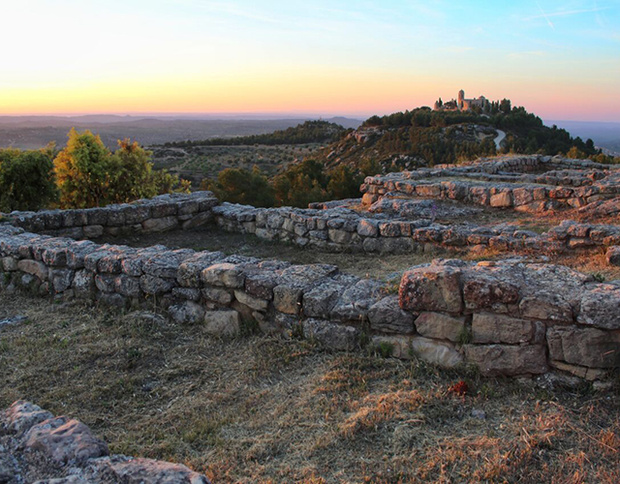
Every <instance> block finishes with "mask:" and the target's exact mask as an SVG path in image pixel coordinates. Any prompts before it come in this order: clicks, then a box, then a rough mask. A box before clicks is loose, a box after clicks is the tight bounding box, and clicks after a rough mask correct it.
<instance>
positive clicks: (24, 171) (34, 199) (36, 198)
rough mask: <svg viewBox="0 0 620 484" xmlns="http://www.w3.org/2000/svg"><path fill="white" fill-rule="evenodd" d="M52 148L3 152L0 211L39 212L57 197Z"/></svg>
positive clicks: (0, 165)
mask: <svg viewBox="0 0 620 484" xmlns="http://www.w3.org/2000/svg"><path fill="white" fill-rule="evenodd" d="M52 153H53V146H52V145H50V146H48V147H47V148H45V149H43V150H38V151H21V150H15V149H5V150H0V211H3V212H11V211H13V210H38V209H40V208H42V207H45V206H46V205H47V204H48V203H50V202H52V201H53V200H54V199H55V198H56V185H55V183H54V176H53V167H54V165H53V163H52V158H53V154H52Z"/></svg>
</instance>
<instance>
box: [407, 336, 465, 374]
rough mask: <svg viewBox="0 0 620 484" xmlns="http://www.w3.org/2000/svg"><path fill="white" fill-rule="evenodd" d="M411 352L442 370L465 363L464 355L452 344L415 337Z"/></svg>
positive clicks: (412, 341)
mask: <svg viewBox="0 0 620 484" xmlns="http://www.w3.org/2000/svg"><path fill="white" fill-rule="evenodd" d="M411 351H412V352H413V354H415V355H416V356H417V357H418V358H420V359H421V360H423V361H425V362H427V363H431V364H433V365H437V366H441V367H442V368H454V367H456V366H458V365H460V364H462V363H463V355H461V354H460V353H459V352H458V351H457V349H456V348H455V347H454V346H453V345H451V344H450V343H445V342H442V341H437V340H434V339H430V338H424V337H421V336H415V337H413V338H412V340H411Z"/></svg>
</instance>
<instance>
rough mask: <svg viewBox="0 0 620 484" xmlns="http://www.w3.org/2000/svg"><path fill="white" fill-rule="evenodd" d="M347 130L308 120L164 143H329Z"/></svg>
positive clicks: (184, 145) (186, 145)
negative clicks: (270, 130) (280, 127)
mask: <svg viewBox="0 0 620 484" xmlns="http://www.w3.org/2000/svg"><path fill="white" fill-rule="evenodd" d="M345 131H346V130H345V128H344V127H342V126H340V125H339V124H336V123H330V122H328V121H321V120H318V121H306V122H304V123H302V124H299V125H297V126H294V127H291V128H287V129H284V130H278V131H274V132H273V133H267V134H255V135H250V136H235V137H233V138H211V139H205V140H195V141H190V140H187V141H173V142H170V143H164V145H163V146H165V147H168V148H190V147H193V146H241V145H271V146H273V145H298V144H306V143H329V142H332V141H336V140H337V139H339V138H340V137H341V136H342V133H344V132H345Z"/></svg>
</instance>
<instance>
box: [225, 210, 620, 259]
mask: <svg viewBox="0 0 620 484" xmlns="http://www.w3.org/2000/svg"><path fill="white" fill-rule="evenodd" d="M213 214H214V217H215V221H216V223H217V224H218V225H219V226H220V227H221V228H223V229H224V230H227V231H230V232H240V233H248V234H254V235H256V236H258V237H260V238H263V239H267V240H279V241H284V242H288V243H292V244H295V245H297V246H299V247H316V248H319V249H322V250H331V251H337V252H338V251H358V252H361V251H363V252H368V253H407V252H422V251H425V250H426V251H433V250H436V249H437V248H438V247H441V248H446V249H455V248H462V247H477V248H484V247H488V248H492V249H498V250H502V251H522V250H529V251H534V252H539V253H540V252H544V253H561V252H564V251H566V250H572V249H580V248H596V247H599V248H601V249H605V248H608V247H611V246H616V245H618V244H620V228H618V227H617V226H613V225H596V224H586V223H577V222H573V221H565V222H563V223H562V224H560V225H559V226H557V227H554V228H553V229H551V230H550V231H549V232H546V233H543V234H538V233H536V232H532V231H530V230H523V229H522V228H520V227H519V226H518V225H510V224H502V225H498V226H495V227H488V226H477V225H474V224H466V223H463V224H459V225H445V224H440V223H433V222H431V220H429V219H417V220H402V219H401V220H398V219H396V220H395V219H394V218H392V217H379V216H377V217H373V216H372V214H368V215H362V214H360V213H358V212H356V211H354V210H350V209H344V208H328V209H325V210H318V209H299V208H291V207H281V208H255V207H251V206H247V205H238V204H230V203H223V204H221V205H219V206H217V207H215V208H214V209H213Z"/></svg>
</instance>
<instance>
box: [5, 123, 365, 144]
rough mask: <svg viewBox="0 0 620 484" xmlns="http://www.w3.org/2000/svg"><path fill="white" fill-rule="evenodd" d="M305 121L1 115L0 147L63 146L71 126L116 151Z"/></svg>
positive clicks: (255, 132) (264, 130)
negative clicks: (129, 144)
mask: <svg viewBox="0 0 620 484" xmlns="http://www.w3.org/2000/svg"><path fill="white" fill-rule="evenodd" d="M308 119H309V118H282V119H256V118H253V119H241V118H236V117H230V118H225V119H201V118H200V117H199V116H198V115H197V116H196V117H191V116H150V117H149V116H115V115H86V116H68V117H67V116H0V147H9V146H11V147H14V148H21V149H38V148H41V147H43V146H45V145H47V144H48V143H49V142H54V143H56V145H57V146H58V147H63V146H64V145H65V144H66V141H67V133H68V132H69V130H70V129H71V128H73V127H75V128H76V129H78V130H80V131H81V130H85V129H90V130H91V131H92V132H94V133H96V134H99V135H100V136H101V139H102V140H103V142H104V143H105V144H106V145H107V146H108V147H110V148H116V141H117V140H118V139H123V138H131V139H134V140H136V141H138V142H139V143H140V144H142V145H147V146H149V145H157V144H163V143H167V142H171V141H184V140H200V139H203V140H204V139H208V138H215V137H218V138H229V137H233V136H250V135H260V134H267V133H272V132H273V131H277V130H284V129H286V128H290V127H293V126H297V125H298V124H300V123H303V122H305V121H307V120H308ZM337 120H338V121H339V123H338V124H342V125H344V126H345V127H357V126H359V125H360V124H361V121H360V120H355V119H348V118H337ZM326 121H331V119H328V120H326ZM345 121H346V122H345ZM343 123H344V124H343Z"/></svg>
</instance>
